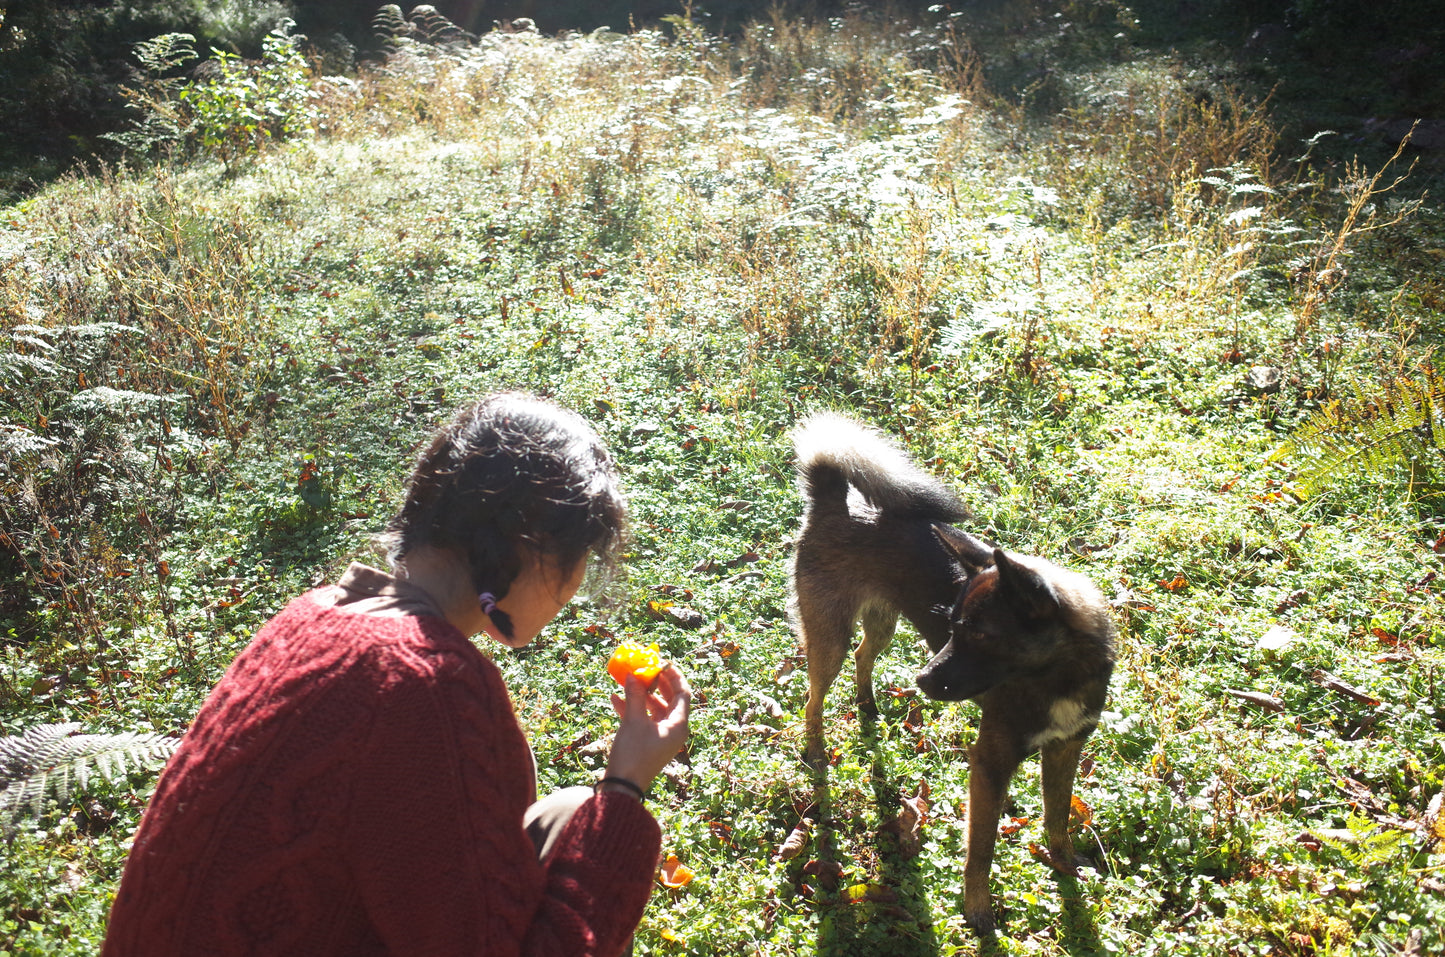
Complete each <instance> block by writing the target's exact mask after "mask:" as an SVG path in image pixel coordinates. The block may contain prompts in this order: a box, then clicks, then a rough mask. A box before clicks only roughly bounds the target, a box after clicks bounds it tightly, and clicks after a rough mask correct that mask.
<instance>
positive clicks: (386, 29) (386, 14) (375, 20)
mask: <svg viewBox="0 0 1445 957" xmlns="http://www.w3.org/2000/svg"><path fill="white" fill-rule="evenodd" d="M408 26H409V25H408V24H407V22H406V17H404V16H402V13H401V7H399V6H397V5H396V4H394V3H388V4H385V5H384V6H382V8H381V9H380V10H377V11H376V16H374V17H372V18H371V30H372V32H373V33H375V34H376V36H377V39H379V40H382V41H389V40H395V39H396V38H397V37H399V36H403V35H405V34H406V32H407V28H408Z"/></svg>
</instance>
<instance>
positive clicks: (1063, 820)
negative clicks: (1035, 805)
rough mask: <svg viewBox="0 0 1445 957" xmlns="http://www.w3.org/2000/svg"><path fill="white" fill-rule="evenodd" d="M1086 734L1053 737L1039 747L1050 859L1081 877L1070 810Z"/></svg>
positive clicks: (1057, 867)
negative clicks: (1052, 739) (1082, 736)
mask: <svg viewBox="0 0 1445 957" xmlns="http://www.w3.org/2000/svg"><path fill="white" fill-rule="evenodd" d="M1083 747H1084V738H1081V737H1080V738H1066V739H1064V740H1062V741H1050V742H1048V743H1047V744H1045V745H1043V747H1041V748H1040V749H1039V764H1040V771H1041V773H1042V776H1043V791H1044V830H1045V831H1046V832H1048V835H1049V857H1050V861H1049V863H1050V864H1051V865H1052V866H1053V868H1054V870H1056V871H1058V872H1059V873H1060V874H1066V875H1068V876H1070V877H1077V876H1078V873H1079V868H1078V857H1077V856H1076V855H1075V854H1074V842H1073V840H1072V839H1071V838H1070V837H1069V813H1070V811H1071V810H1072V807H1073V800H1074V774H1075V772H1076V771H1077V770H1078V768H1079V752H1080V751H1082V750H1083Z"/></svg>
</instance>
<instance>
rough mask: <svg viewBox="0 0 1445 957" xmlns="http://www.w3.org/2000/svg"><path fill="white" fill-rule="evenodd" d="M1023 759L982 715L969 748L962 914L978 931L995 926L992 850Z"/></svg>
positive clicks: (1015, 748) (985, 930)
mask: <svg viewBox="0 0 1445 957" xmlns="http://www.w3.org/2000/svg"><path fill="white" fill-rule="evenodd" d="M1022 759H1023V754H1022V752H1021V750H1020V749H1019V747H1018V745H1017V743H1016V742H1015V741H1013V740H1011V739H1010V737H1009V736H1007V735H1002V734H998V733H997V732H993V731H991V729H990V727H989V722H988V720H987V718H985V720H984V723H983V725H982V726H981V727H980V728H979V732H978V740H977V741H975V742H974V745H973V747H972V748H969V751H968V765H969V767H968V857H967V859H966V860H965V861H964V865H963V916H964V917H965V918H966V919H967V920H968V922H969V923H970V924H972V925H973V927H974V928H975V929H976V930H978V931H979V932H980V933H988V932H991V931H992V930H993V929H994V914H993V904H992V900H991V897H990V893H989V874H990V872H991V870H992V868H993V849H994V843H995V841H997V839H998V821H999V817H1000V816H1001V815H1002V814H1003V804H1004V801H1005V800H1006V799H1007V798H1008V785H1009V780H1010V779H1011V778H1012V777H1013V773H1014V771H1015V770H1016V769H1017V768H1018V766H1019V761H1020V760H1022Z"/></svg>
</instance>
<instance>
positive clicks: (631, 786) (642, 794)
mask: <svg viewBox="0 0 1445 957" xmlns="http://www.w3.org/2000/svg"><path fill="white" fill-rule="evenodd" d="M604 784H620V785H622V787H624V788H626V789H627V790H628V791H631V792H632V793H633V794H635V795H637V800H639V801H646V800H647V792H646V791H644V790H642V788H640V787H638V786H637V784H636V783H635V782H633V781H629V780H627V779H626V778H615V777H611V776H609V777H605V778H603V779H602V780H601V781H598V782H597V783H596V784H594V785H593V786H592V790H593V792H594V793H596V792H598V791H601V790H602V785H604Z"/></svg>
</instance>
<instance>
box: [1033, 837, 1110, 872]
mask: <svg viewBox="0 0 1445 957" xmlns="http://www.w3.org/2000/svg"><path fill="white" fill-rule="evenodd" d="M1029 850H1030V851H1031V852H1032V854H1033V857H1034V859H1035V860H1037V861H1039V862H1040V863H1042V864H1046V865H1048V866H1049V867H1050V868H1052V869H1053V870H1054V871H1056V872H1057V873H1059V874H1061V875H1063V876H1064V877H1073V878H1082V877H1083V875H1082V874H1080V873H1079V868H1081V867H1089V868H1094V867H1095V865H1094V862H1093V861H1091V860H1089V859H1088V858H1087V857H1084V856H1082V855H1079V854H1075V853H1074V851H1073V849H1072V848H1069V849H1067V850H1050V849H1047V848H1043V847H1040V846H1038V845H1037V844H1035V845H1032V846H1031V847H1030V848H1029ZM1095 869H1096V870H1097V868H1095Z"/></svg>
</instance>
